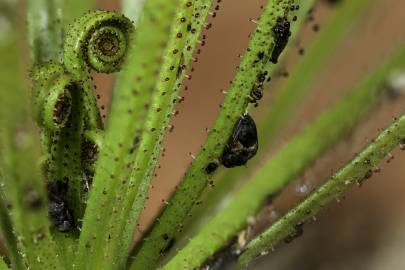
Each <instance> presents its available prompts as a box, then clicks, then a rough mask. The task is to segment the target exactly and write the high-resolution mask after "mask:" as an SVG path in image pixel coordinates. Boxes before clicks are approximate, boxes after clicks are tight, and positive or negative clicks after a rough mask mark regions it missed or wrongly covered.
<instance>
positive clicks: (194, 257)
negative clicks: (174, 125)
mask: <svg viewBox="0 0 405 270" xmlns="http://www.w3.org/2000/svg"><path fill="white" fill-rule="evenodd" d="M404 59H405V53H404V52H401V53H400V54H398V55H395V57H392V58H391V59H390V60H389V61H388V62H387V63H386V64H385V65H382V66H381V67H379V68H378V70H376V71H375V72H373V73H372V74H371V75H370V76H367V78H365V79H363V80H362V81H361V82H360V83H359V84H358V85H357V86H356V87H355V89H353V90H354V91H352V92H351V93H350V94H349V95H348V96H347V97H346V98H344V99H343V100H342V101H340V102H338V103H337V104H336V105H335V106H334V107H332V108H331V109H329V110H328V111H326V112H324V113H322V114H321V115H320V116H319V117H318V119H317V120H315V121H314V122H313V123H312V124H310V125H308V126H307V127H306V128H305V129H304V130H303V131H302V132H301V133H300V134H299V135H297V136H296V137H295V138H294V139H292V140H291V141H290V142H289V143H288V144H287V145H285V146H284V147H283V148H282V149H281V150H280V151H279V152H278V153H277V154H276V156H274V157H273V158H272V159H270V160H269V161H267V163H266V164H265V165H264V166H263V167H262V168H261V169H259V170H258V171H257V172H256V173H255V175H254V176H253V177H252V179H251V181H249V182H248V183H247V184H246V185H245V186H244V187H243V188H242V189H241V190H240V191H239V192H238V193H236V194H235V195H234V196H233V197H231V198H229V203H228V205H227V207H226V208H225V209H223V210H222V211H220V212H219V213H218V214H217V215H216V216H215V217H214V218H213V219H211V220H210V222H208V223H207V224H206V225H205V227H204V228H203V229H202V230H201V231H199V233H198V234H197V235H196V236H195V237H194V238H192V239H191V240H190V241H189V242H188V244H187V245H186V246H185V247H184V248H183V249H182V250H180V251H179V253H178V254H177V255H176V256H175V257H174V258H173V259H172V260H171V261H169V263H168V264H167V265H165V267H163V269H193V268H195V267H197V266H199V265H200V264H201V263H203V262H204V261H205V260H206V259H207V258H209V257H210V256H211V255H213V254H214V253H215V252H217V251H218V250H220V249H221V248H222V247H224V246H225V244H226V243H227V241H229V240H230V239H231V237H233V236H234V235H236V233H237V232H238V231H240V230H242V228H243V227H244V226H246V224H247V220H248V218H249V217H251V216H254V215H255V214H256V213H257V211H259V210H260V208H261V206H262V203H263V201H264V200H265V198H266V197H267V196H269V195H273V194H275V193H277V192H278V191H279V190H281V189H282V188H283V187H284V186H285V185H286V184H288V183H289V182H290V181H292V180H293V179H294V178H295V177H296V176H297V175H298V174H299V173H300V172H302V171H303V170H304V169H305V168H306V167H307V166H308V165H309V164H310V163H312V162H313V161H314V160H316V159H317V158H318V157H319V156H320V155H321V154H322V153H324V152H325V151H326V150H327V149H329V148H330V147H331V146H333V145H335V144H336V143H337V142H338V141H339V140H340V139H341V138H342V137H343V136H344V135H345V134H347V133H348V131H350V130H351V129H352V128H353V127H354V126H355V124H356V123H357V122H358V121H359V120H360V119H361V117H362V116H364V115H365V113H366V112H367V111H369V110H370V108H372V107H373V106H374V105H375V104H376V103H377V101H378V100H379V97H380V96H381V87H379V86H381V84H382V83H383V82H384V79H385V78H386V76H387V75H388V73H389V72H391V71H392V70H393V69H396V68H399V67H403V66H404V63H405V61H404ZM218 228H221V229H220V230H218Z"/></svg>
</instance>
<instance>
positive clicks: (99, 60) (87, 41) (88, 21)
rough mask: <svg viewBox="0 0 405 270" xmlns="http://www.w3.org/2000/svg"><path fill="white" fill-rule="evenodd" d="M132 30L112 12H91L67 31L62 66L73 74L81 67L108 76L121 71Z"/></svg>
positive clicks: (81, 69)
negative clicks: (107, 74)
mask: <svg viewBox="0 0 405 270" xmlns="http://www.w3.org/2000/svg"><path fill="white" fill-rule="evenodd" d="M132 31H133V25H132V23H131V21H130V20H129V19H128V18H126V17H125V16H123V15H119V14H117V13H114V12H111V11H93V12H89V13H87V14H85V15H84V16H82V17H81V18H79V19H77V20H76V21H75V22H74V23H73V25H72V26H71V27H70V28H69V30H68V31H67V35H66V40H65V46H64V64H65V66H66V68H67V69H68V70H69V71H70V72H72V73H74V74H82V73H83V68H87V69H88V68H89V67H90V68H92V69H94V70H96V71H98V72H104V73H111V72H116V71H118V70H119V69H120V68H121V64H122V63H123V60H124V56H125V53H126V51H127V49H128V46H129V43H130V34H131V32H132Z"/></svg>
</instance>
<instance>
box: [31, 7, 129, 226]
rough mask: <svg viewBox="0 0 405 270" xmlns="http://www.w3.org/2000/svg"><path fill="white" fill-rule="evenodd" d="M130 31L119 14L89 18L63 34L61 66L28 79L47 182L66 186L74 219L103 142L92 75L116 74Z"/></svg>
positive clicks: (90, 15)
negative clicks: (31, 81) (31, 85)
mask: <svg viewBox="0 0 405 270" xmlns="http://www.w3.org/2000/svg"><path fill="white" fill-rule="evenodd" d="M132 31H133V25H132V23H131V21H130V20H129V19H127V18H126V17H124V16H122V15H120V14H116V13H114V12H110V11H93V12H88V13H86V14H85V15H83V16H82V17H81V18H79V19H77V20H75V21H74V22H73V24H72V25H71V26H70V27H69V29H68V30H67V33H66V36H65V42H64V62H63V64H56V63H54V62H48V63H45V64H41V65H37V66H35V67H34V68H33V72H32V74H31V75H32V79H33V82H34V89H33V94H34V115H35V118H36V120H37V122H38V124H39V126H40V127H41V130H42V144H43V151H44V152H45V157H44V159H45V160H46V162H45V165H46V166H44V168H45V169H46V174H47V178H48V179H49V180H50V181H56V180H63V181H65V182H67V183H68V194H67V199H68V203H69V206H70V207H72V208H73V213H74V216H75V218H76V219H79V218H81V217H82V215H83V212H84V207H85V205H84V204H85V201H86V199H87V191H88V189H89V182H91V179H89V178H88V177H89V176H90V178H91V177H92V175H93V172H94V169H93V165H94V163H95V161H96V159H97V154H98V151H99V149H100V145H101V140H102V139H101V138H102V134H101V133H102V128H103V126H102V121H101V117H100V112H99V109H98V107H97V103H96V98H95V96H94V94H93V85H92V81H91V75H90V71H91V69H94V70H96V71H98V72H106V73H110V72H114V71H118V70H119V68H120V67H121V64H122V62H123V60H124V58H125V55H126V51H127V47H128V46H129V42H130V38H129V36H130V33H131V32H132ZM87 135H89V136H87ZM81 168H83V169H81ZM83 179H84V180H85V181H83Z"/></svg>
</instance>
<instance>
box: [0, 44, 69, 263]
mask: <svg viewBox="0 0 405 270" xmlns="http://www.w3.org/2000/svg"><path fill="white" fill-rule="evenodd" d="M12 40H13V41H12V43H10V44H9V46H6V47H1V49H0V55H2V66H1V67H2V68H1V71H0V74H2V82H1V84H0V85H1V87H0V103H1V104H0V122H1V123H2V124H1V130H0V144H1V147H0V149H1V150H0V157H1V162H0V163H1V168H2V177H1V181H2V186H1V188H2V194H4V195H5V196H6V197H5V198H4V199H5V204H10V205H11V209H10V217H11V221H12V224H13V229H14V233H15V235H16V238H17V241H18V247H19V250H20V252H21V254H22V256H23V258H24V260H25V262H26V263H27V264H28V265H30V267H31V269H38V270H39V269H44V270H47V269H64V267H63V266H62V265H61V263H60V260H59V258H60V254H58V252H57V251H58V249H57V245H56V244H55V243H54V241H53V239H52V236H51V234H50V231H49V227H50V224H49V221H48V218H47V208H46V201H47V197H46V192H45V187H44V182H43V178H42V175H41V173H40V169H39V164H38V160H39V149H38V146H37V141H38V140H37V139H38V138H37V136H35V135H34V134H36V130H35V128H34V124H33V123H32V122H31V117H30V114H29V112H30V110H29V108H30V106H29V102H28V93H27V91H26V86H25V85H24V79H23V78H20V77H18V76H16V75H15V74H22V72H21V69H20V67H19V66H18V61H16V59H18V57H19V56H20V54H19V52H18V48H19V47H18V46H17V42H16V40H17V37H16V36H13V38H12ZM3 222H4V221H3ZM8 233H10V232H8ZM8 251H9V255H10V256H13V254H12V251H11V250H8ZM15 259H17V260H18V258H15ZM12 261H13V260H12ZM15 268H16V269H18V265H15Z"/></svg>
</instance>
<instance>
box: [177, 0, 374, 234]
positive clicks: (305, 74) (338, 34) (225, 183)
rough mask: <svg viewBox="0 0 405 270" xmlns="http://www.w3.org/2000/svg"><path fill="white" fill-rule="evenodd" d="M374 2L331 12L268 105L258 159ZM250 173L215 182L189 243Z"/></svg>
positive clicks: (195, 216) (226, 174)
mask: <svg viewBox="0 0 405 270" xmlns="http://www.w3.org/2000/svg"><path fill="white" fill-rule="evenodd" d="M313 2H314V1H302V3H300V9H299V14H297V17H298V21H297V23H295V24H293V25H292V30H291V32H292V33H293V34H292V36H294V33H295V32H297V30H298V26H299V25H301V24H302V23H304V22H305V20H307V16H306V13H307V11H308V9H309V8H310V7H311V6H312V5H313ZM371 2H372V1H366V0H359V1H356V2H355V3H354V2H350V1H343V2H342V3H340V6H336V7H335V8H334V10H333V11H331V15H330V17H328V18H327V21H326V22H325V23H322V27H321V30H320V32H319V33H317V35H316V37H315V39H314V41H312V42H311V44H310V45H309V46H308V48H306V50H305V55H304V56H303V57H302V58H301V59H300V60H299V62H298V64H297V65H296V66H294V67H292V69H291V70H289V72H290V76H289V78H288V80H287V81H286V83H285V84H284V85H282V86H281V88H280V89H279V90H277V92H276V93H274V97H272V102H271V104H270V106H267V107H266V109H265V110H264V111H263V115H260V116H259V117H258V121H257V122H259V124H258V137H259V145H260V148H259V151H258V153H257V156H256V157H255V159H260V157H261V156H263V155H264V154H265V153H266V152H267V150H268V147H269V145H270V144H271V142H272V141H273V139H274V137H275V136H276V135H277V134H278V132H280V131H281V130H282V128H283V127H284V126H285V125H286V124H287V123H288V119H290V118H291V116H292V115H293V114H294V113H295V112H296V111H297V108H298V107H299V106H297V104H298V103H299V101H300V100H302V98H303V97H304V96H305V95H306V94H308V92H309V91H310V90H311V86H312V82H313V81H314V80H315V79H316V78H317V76H319V74H320V73H321V72H322V69H323V68H324V66H325V63H327V61H328V60H329V59H331V58H332V57H333V56H334V54H331V53H330V52H331V51H334V50H335V49H336V48H337V47H338V46H339V45H340V44H341V43H342V41H343V40H344V39H345V37H347V35H348V33H349V32H350V31H351V30H352V29H353V26H354V25H355V24H356V22H357V21H358V20H359V18H360V17H361V15H363V14H365V12H366V11H367V7H368V6H370V4H371ZM342 17H345V20H341V18H342ZM289 45H290V48H287V50H288V49H289V50H295V48H293V47H294V46H295V43H294V42H293V41H292V42H290V43H289ZM283 55H284V54H281V55H280V57H281V58H282V57H283ZM274 67H275V66H274V65H270V64H269V65H268V66H267V70H268V72H269V74H271V76H274V73H275V72H276V70H275V69H274ZM270 84H271V83H270ZM270 90H271V89H270ZM265 94H266V93H265ZM271 94H273V93H271ZM250 172H251V170H250V169H249V167H248V168H242V167H241V168H233V169H231V170H225V171H222V172H221V174H220V175H219V177H218V180H217V181H215V188H214V189H209V190H207V192H206V194H204V197H203V198H202V200H204V202H205V203H204V204H202V205H200V206H199V207H196V208H194V210H195V211H193V213H192V218H190V222H191V224H189V227H188V228H189V230H192V231H191V232H190V233H188V232H186V234H184V235H183V236H184V237H183V239H184V240H185V241H186V240H187V239H188V238H190V234H193V233H195V232H196V230H198V229H199V227H201V226H204V224H205V222H206V221H207V219H209V218H210V217H212V216H213V215H215V213H217V212H218V211H219V210H220V209H222V208H223V207H224V206H225V205H226V204H225V203H224V201H225V200H227V196H226V197H224V196H223V195H224V194H229V193H230V192H231V191H232V190H234V189H235V188H236V187H237V186H238V183H240V180H242V179H245V178H246V176H247V175H248V174H249V173H250Z"/></svg>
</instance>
